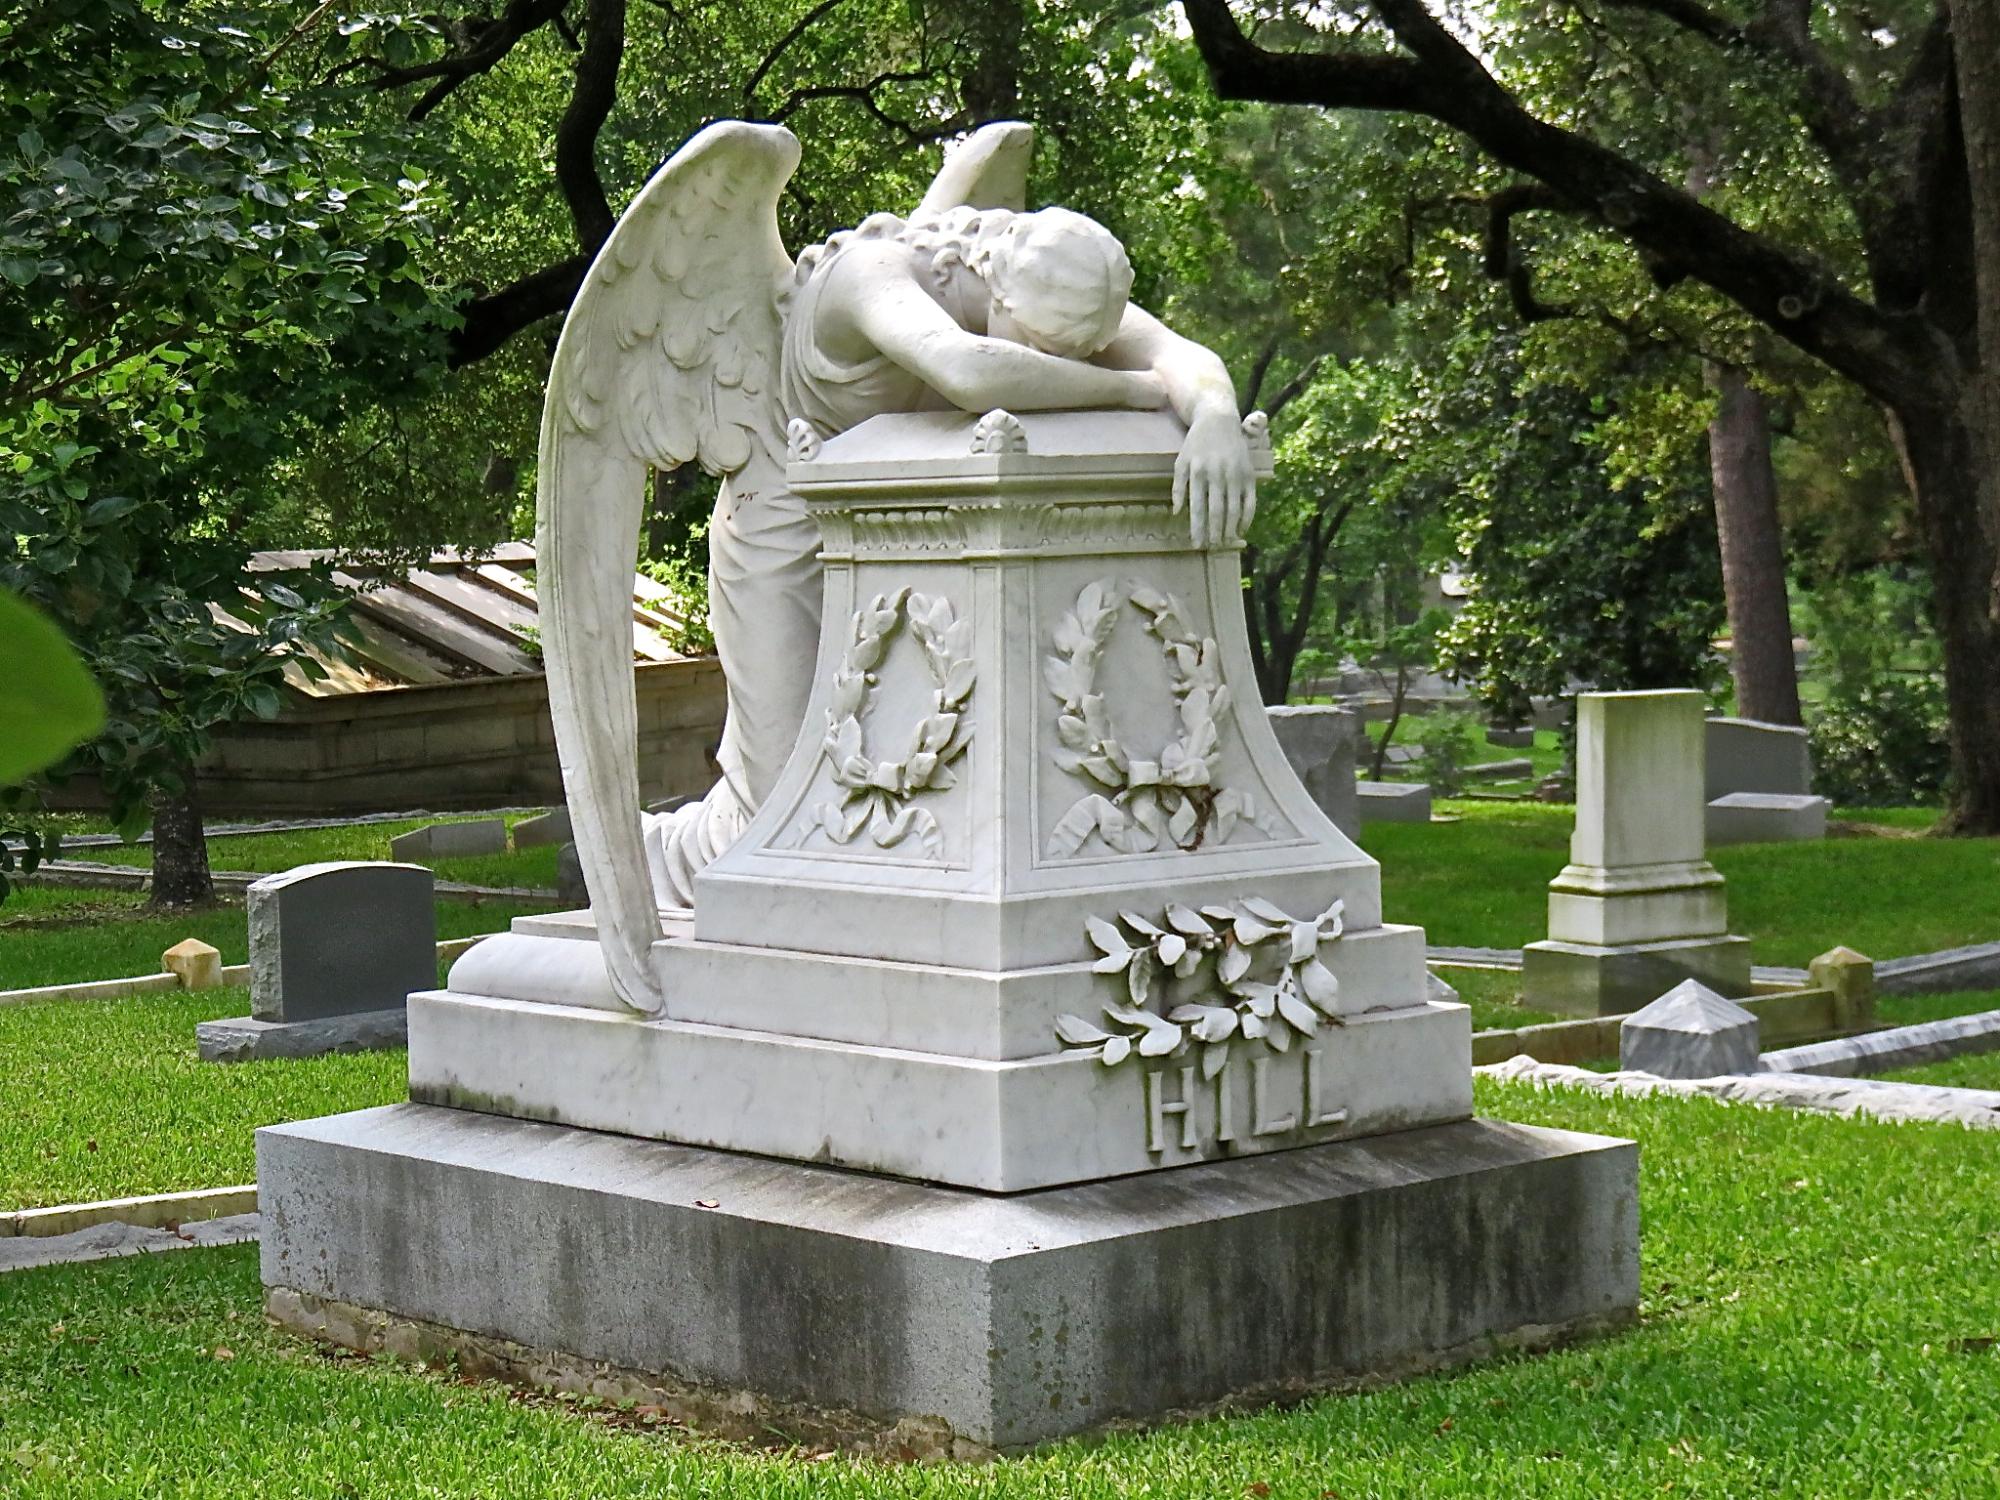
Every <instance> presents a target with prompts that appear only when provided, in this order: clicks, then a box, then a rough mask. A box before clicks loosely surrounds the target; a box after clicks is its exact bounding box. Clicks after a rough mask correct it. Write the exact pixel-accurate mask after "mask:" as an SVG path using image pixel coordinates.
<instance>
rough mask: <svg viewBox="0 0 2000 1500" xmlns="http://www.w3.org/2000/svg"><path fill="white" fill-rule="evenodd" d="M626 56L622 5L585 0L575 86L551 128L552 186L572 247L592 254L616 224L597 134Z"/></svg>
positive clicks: (621, 2) (613, 99)
mask: <svg viewBox="0 0 2000 1500" xmlns="http://www.w3.org/2000/svg"><path fill="white" fill-rule="evenodd" d="M624 56H625V0H589V9H588V10H587V11H586V12H585V13H584V37H583V50H582V51H581V52H580V53H578V54H577V59H576V83H575V84H574V86H573V87H572V88H571V89H570V95H569V103H568V105H566V106H565V107H564V109H563V115H562V119H561V121H560V122H558V124H557V125H556V149H555V169H556V185H557V186H558V187H559V188H561V189H562V195H563V201H564V202H565V203H567V204H568V205H569V216H570V222H571V223H573V224H574V225H575V226H576V239H577V243H578V244H579V245H581V246H582V247H583V248H584V249H585V250H587V251H595V250H596V249H597V247H598V246H599V245H601V244H603V243H604V241H605V238H606V236H608V235H609V234H610V233H611V226H612V224H614V223H615V222H616V219H615V217H614V215H613V214H612V212H611V204H610V203H609V201H608V200H607V199H606V198H605V196H604V180H603V178H602V177H600V176H599V175H598V171H597V133H598V131H600V130H602V129H603V128H604V122H605V120H606V119H607V118H608V117H609V116H610V114H611V106H612V105H613V104H615V103H616V102H617V99H618V68H619V64H620V63H621V62H622V61H623V59H624Z"/></svg>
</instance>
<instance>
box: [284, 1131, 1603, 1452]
mask: <svg viewBox="0 0 2000 1500" xmlns="http://www.w3.org/2000/svg"><path fill="white" fill-rule="evenodd" d="M257 1153H258V1180H259V1184H260V1193H261V1199H260V1201H261V1204H262V1208H263V1217H264V1225H265V1228H264V1234H263V1249H262V1255H263V1276H264V1283H265V1285H266V1287H267V1288H268V1289H269V1295H268V1306H269V1309H270V1311H271V1313H272V1315H273V1316H274V1317H275V1318H276V1319H277V1320H278V1321H279V1322H280V1323H283V1324H285V1325H287V1326H289V1327H291V1328H293V1329H294V1330H296V1331H297V1332H300V1333H303V1334H306V1335H308V1336H313V1337H319V1338H324V1339H328V1340H331V1341H334V1342H337V1343H342V1344H347V1345H350V1346H355V1347H364V1348H373V1347H389V1348H399V1349H402V1350H403V1351H405V1352H407V1353H410V1354H412V1355H421V1356H423V1357H427V1358H433V1359H436V1358H442V1357H444V1356H446V1355H453V1354H455V1355H457V1356H459V1357H460V1358H461V1359H462V1360H466V1361H467V1362H468V1364H469V1365H470V1367H472V1368H475V1369H493V1370H497V1371H498V1372H500V1373H506V1372H509V1371H510V1370H511V1371H513V1372H515V1373H522V1372H528V1371H532V1372H534V1373H535V1375H536V1377H537V1378H539V1379H542V1380H544V1381H548V1382H551V1383H559V1384H566V1385H569V1386H571V1387H581V1388H585V1389H596V1390H602V1391H605V1392H606V1393H609V1394H615V1395H624V1396H627V1397H633V1398H637V1399H644V1400H648V1401H654V1402H659V1403H661V1404H664V1405H666V1406H667V1408H668V1409H669V1410H670V1411H675V1412H677V1413H680V1414H685V1415H687V1416H689V1417H690V1418H692V1419H694V1420H697V1421H700V1420H702V1419H703V1418H704V1416H705V1415H706V1414H707V1413H710V1412H713V1411H715V1410H716V1409H718V1408H726V1409H728V1410H729V1411H731V1412H733V1413H734V1414H735V1415H736V1417H737V1418H738V1419H739V1421H740V1420H741V1419H742V1418H743V1416H744V1415H745V1413H748V1414H749V1416H750V1418H751V1419H752V1420H753V1421H754V1422H755V1423H757V1424H758V1425H763V1426H768V1427H775V1428H776V1429H778V1430H779V1431H790V1432H794V1433H798V1434H804V1433H811V1434H813V1435H814V1436H815V1439H816V1440H819V1441H826V1440H828V1439H830V1438H831V1439H834V1440H838V1439H839V1438H840V1437H842V1436H852V1435H858V1434H860V1433H865V1432H867V1431H869V1430H870V1429H874V1428H879V1427H884V1426H888V1425H890V1424H892V1423H896V1422H898V1421H899V1420H904V1421H907V1420H908V1419H912V1418H919V1419H922V1418H928V1419H932V1421H931V1422H930V1423H929V1424H919V1425H920V1426H921V1425H929V1426H931V1427H932V1428H933V1429H934V1428H935V1425H936V1423H937V1422H942V1423H944V1424H948V1426H949V1428H950V1432H951V1434H952V1435H954V1436H956V1437H957V1438H958V1439H959V1440H960V1442H961V1446H958V1447H957V1448H955V1449H954V1448H952V1447H951V1446H950V1445H940V1446H942V1447H943V1448H944V1451H958V1452H961V1453H963V1452H964V1451H965V1447H964V1446H963V1445H967V1444H969V1445H970V1446H972V1447H973V1448H975V1449H976V1448H998V1449H1014V1448H1023V1447H1028V1446H1032V1445H1033V1444H1036V1443H1039V1442H1044V1441H1047V1440H1049V1439H1052V1438H1058V1437H1062V1436H1065V1435H1067V1434H1070V1433H1075V1432H1081V1431H1085V1430H1088V1429H1091V1428H1095V1427H1100V1426H1103V1425H1104V1424H1106V1423H1110V1422H1114V1421H1120V1420H1129V1419H1140V1420H1145V1419H1152V1418H1157V1417H1158V1416H1160V1415H1161V1414H1163V1413H1167V1412H1186V1411H1199V1410H1201V1409H1204V1408H1212V1407H1215V1406H1217V1405H1220V1404H1222V1403H1224V1402H1227V1401H1231V1400H1235V1399H1246V1400H1253V1399H1271V1398H1276V1397H1295V1396H1299V1395H1303V1394H1306V1393H1308V1392H1311V1391H1314V1390H1320V1389H1328V1388H1337V1387H1339V1386H1342V1385H1345V1384H1349V1383H1352V1382H1355V1381H1358V1380H1361V1379H1364V1378H1372V1377H1380V1376H1383V1375H1402V1374H1410V1373H1414V1372H1417V1371H1421V1370H1425V1369H1432V1368H1437V1367H1440V1366H1444V1365H1450V1364H1453V1363H1457V1362H1461V1361H1464V1360H1468V1359H1473V1358H1481V1357H1489V1356H1490V1355H1491V1354H1493V1353H1495V1352H1498V1351H1500V1350H1504V1349H1508V1348H1523V1347H1540V1346H1545V1345H1548V1344H1551V1343H1554V1342H1558V1341H1561V1340H1563V1339H1566V1338H1570V1337H1574V1336H1577V1335H1581V1334H1586V1333H1592V1332H1598V1331H1601V1330H1604V1329H1607V1328H1612V1327H1617V1326H1619V1325H1621V1324H1623V1323H1626V1322H1629V1321H1630V1320H1631V1319H1632V1317H1633V1315H1634V1310H1635V1308H1636V1305H1637V1301H1638V1295H1639V1262H1638V1253H1637V1247H1638V1199H1637V1183H1636V1173H1637V1157H1638V1153H1637V1150H1636V1148H1634V1147H1633V1146H1632V1145H1631V1143H1629V1142H1625V1141H1613V1140H1607V1139H1605V1138H1603V1137H1599V1136H1589V1135H1579V1134H1574V1133H1571V1132H1567V1131H1557V1130H1543V1129H1534V1128H1530V1127H1526V1126H1519V1125H1503V1124H1497V1123H1493V1122H1488V1121H1467V1122H1463V1123H1460V1124H1456V1125H1446V1126H1438V1127H1434V1128H1431V1129H1425V1130H1414V1131H1403V1132H1399V1133H1396V1134H1392V1135H1385V1136H1377V1137H1372V1138H1370V1139H1368V1140H1362V1141H1351V1142H1343V1143H1340V1144H1337V1145H1331V1146H1318V1147H1312V1148H1309V1149H1306V1150H1303V1151H1295V1152H1288V1153H1285V1154H1284V1155H1281V1156H1268V1157H1261V1158H1257V1159H1254V1160H1247V1161H1235V1162H1219V1163H1215V1164H1212V1165H1208V1166H1196V1167H1186V1168H1182V1169H1180V1170H1177V1171H1174V1172H1171V1173H1167V1174H1164V1175H1156V1176H1151V1177H1132V1178H1124V1179H1121V1180H1118V1181H1113V1182H1102V1183H1090V1184H1083V1185H1078V1186H1071V1187H1062V1188H1055V1189H1050V1190H1048V1191H1044V1192H1036V1193H1023V1194H1016V1195H1011V1196H1005V1197H996V1196H993V1195H990V1194H985V1193H977V1192H969V1191H966V1190H963V1189H952V1188H940V1187H927V1186H922V1185H919V1184H914V1183H906V1182H899V1181H895V1180H892V1179H888V1178H882V1177H876V1176H870V1175H865V1174H860V1173H851V1172H841V1171H837V1170H833V1169H830V1168H824V1167H815V1166H809V1165H804V1164H800V1163H792V1162H777V1161H769V1160H761V1159H758V1158H755V1157H746V1156H739V1155H735V1154H732V1153H727V1152H717V1151H704V1150H697V1149H692V1148H688V1147H682V1146H671V1145H664V1144H660V1143H657V1142H651V1141H637V1140H632V1139H629V1138H623V1137H619V1136H613V1135H604V1134H598V1133H594V1132H590V1131H581V1130H571V1129H564V1128H561V1127H557V1126H549V1125H534V1124H528V1123H524V1122H521V1121H515V1120H501V1119H494V1118H489V1117H485V1116H480V1115H475V1114H470V1113H467V1112H464V1111H460V1110H447V1109H435V1108H429V1107H426V1106H422V1105H395V1106H391V1107H389V1108H385V1109H374V1110H364V1111H361V1112H358V1113H355V1114H348V1115H337V1116H334V1117H332V1118H329V1119H324V1120H308V1121H303V1122H300V1123H298V1124H295V1125H281V1126H274V1127H270V1128H267V1129H264V1130H261V1131H259V1132H258V1141H257Z"/></svg>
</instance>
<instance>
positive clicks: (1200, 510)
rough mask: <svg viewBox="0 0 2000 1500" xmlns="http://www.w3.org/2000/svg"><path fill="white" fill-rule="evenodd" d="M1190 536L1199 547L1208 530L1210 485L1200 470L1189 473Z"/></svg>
mask: <svg viewBox="0 0 2000 1500" xmlns="http://www.w3.org/2000/svg"><path fill="white" fill-rule="evenodd" d="M1187 504H1188V538H1189V540H1191V541H1192V542H1193V543H1194V544H1195V545H1196V546H1197V547H1199V546H1200V545H1201V539H1202V534H1203V533H1204V532H1206V531H1207V530H1208V486H1207V484H1206V483H1205V482H1204V481H1203V479H1202V477H1201V474H1200V472H1199V471H1196V472H1194V473H1191V474H1189V475H1188V486H1187Z"/></svg>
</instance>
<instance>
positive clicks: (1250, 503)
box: [1237, 479, 1257, 536]
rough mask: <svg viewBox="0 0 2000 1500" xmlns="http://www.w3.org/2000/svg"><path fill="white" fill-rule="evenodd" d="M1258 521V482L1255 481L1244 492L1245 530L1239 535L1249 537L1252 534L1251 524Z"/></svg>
mask: <svg viewBox="0 0 2000 1500" xmlns="http://www.w3.org/2000/svg"><path fill="white" fill-rule="evenodd" d="M1256 519H1257V481H1256V480H1254V479H1253V480H1251V481H1250V486H1249V488H1248V489H1246V490H1245V491H1244V492H1243V529H1242V530H1241V531H1239V532H1238V533H1237V535H1238V536H1248V535H1249V534H1250V523H1251V522H1252V521H1254V520H1256Z"/></svg>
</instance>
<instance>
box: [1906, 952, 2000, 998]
mask: <svg viewBox="0 0 2000 1500" xmlns="http://www.w3.org/2000/svg"><path fill="white" fill-rule="evenodd" d="M1875 988H1876V989H1877V990H1879V991H1880V992H1881V993H1883V994H1885V995H1946V994H1950V993H1951V992H1952V991H1953V990H1989V989H1994V988H2000V943H1972V944H1970V945H1968V946H1966V947H1963V948H1941V949H1939V950H1938V951H1937V952H1935V953H1916V954H1912V955H1910V956H1909V957H1908V958H1891V959H1887V960H1885V961H1884V962H1882V963H1878V964H1876V965H1875Z"/></svg>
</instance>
